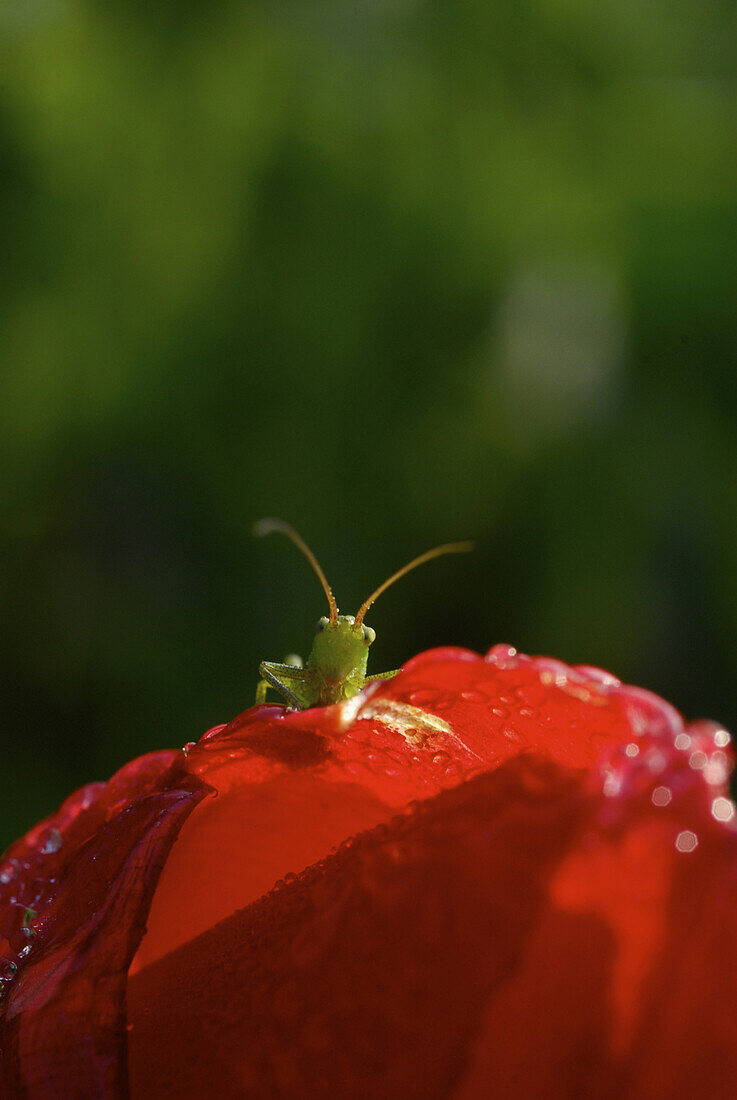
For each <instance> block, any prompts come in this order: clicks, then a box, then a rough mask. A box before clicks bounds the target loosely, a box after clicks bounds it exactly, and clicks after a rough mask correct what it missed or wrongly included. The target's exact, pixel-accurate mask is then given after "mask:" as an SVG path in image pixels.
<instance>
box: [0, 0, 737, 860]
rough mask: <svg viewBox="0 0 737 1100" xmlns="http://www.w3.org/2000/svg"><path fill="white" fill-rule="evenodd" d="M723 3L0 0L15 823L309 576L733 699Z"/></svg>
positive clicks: (400, 637)
mask: <svg viewBox="0 0 737 1100" xmlns="http://www.w3.org/2000/svg"><path fill="white" fill-rule="evenodd" d="M736 13H737V9H736V8H735V6H734V5H732V4H729V3H726V2H723V0H706V2H704V0H679V2H677V3H675V4H673V3H663V2H661V0H655V2H651V3H648V4H642V3H639V2H635V0H601V2H599V3H597V4H596V5H591V4H590V3H588V2H586V0H522V2H520V0H516V2H512V0H508V2H500V3H489V2H488V0H483V2H482V0H466V2H461V0H456V2H448V3H439V2H430V0H427V2H422V0H374V2H373V3H363V2H359V3H356V2H355V0H351V2H347V0H346V2H339V0H332V2H331V0H325V2H321V0H313V2H311V3H302V2H299V0H295V2H280V0H269V2H264V3H243V2H240V0H210V3H209V4H200V3H195V2H193V0H191V2H189V3H187V2H185V0H178V2H176V3H164V2H162V0H147V2H145V3H144V2H143V0H127V2H125V3H123V2H121V0H86V2H85V0H0V238H1V240H2V264H1V265H0V370H1V371H2V390H1V393H0V398H1V400H0V405H1V407H2V412H1V415H0V424H1V428H2V430H1V431H0V461H1V463H2V477H1V478H0V493H1V499H0V525H1V528H2V534H1V538H0V553H1V555H2V557H1V569H2V579H1V582H0V599H1V600H2V624H3V631H2V654H1V655H0V662H1V667H2V693H1V696H0V705H1V706H2V712H3V719H4V721H3V735H2V775H3V797H2V801H1V802H0V846H2V845H3V844H4V843H7V842H9V841H11V840H12V839H13V838H14V837H15V836H16V835H17V834H19V833H20V832H21V831H22V830H24V829H25V828H27V827H28V826H29V825H31V824H32V823H33V822H34V821H35V820H36V819H37V818H38V817H39V816H41V815H42V814H45V813H47V812H49V811H51V810H52V809H54V808H55V807H56V805H57V803H58V802H59V801H60V800H61V799H62V798H63V797H64V796H65V795H66V794H67V793H69V792H70V791H71V790H72V789H73V788H74V787H76V786H78V785H79V784H81V783H83V782H86V781H89V780H92V779H97V778H106V777H107V776H108V775H110V773H111V772H112V771H113V770H114V769H115V768H117V767H118V766H119V765H121V764H122V763H123V762H124V761H126V760H127V759H129V758H130V757H131V756H132V755H134V754H138V753H142V752H145V751H148V750H150V749H155V748H161V747H164V746H179V745H182V744H183V743H184V742H185V741H188V740H192V739H196V738H197V737H198V736H199V734H200V733H202V732H203V731H204V730H205V729H207V728H208V727H210V726H212V725H215V724H216V723H220V722H224V721H227V720H228V719H229V718H230V717H232V716H233V715H235V714H237V713H238V712H239V711H241V710H243V709H245V707H247V706H249V705H250V704H251V702H252V699H253V692H254V688H255V683H256V679H257V664H258V661H259V659H261V658H264V657H268V658H271V659H274V660H280V659H281V658H282V656H283V654H284V653H286V652H287V651H290V650H295V649H296V650H298V651H299V650H301V651H302V652H305V651H306V650H307V649H308V648H309V645H310V641H311V636H312V630H313V624H314V621H315V619H316V618H317V616H318V615H320V614H322V613H323V611H324V606H323V598H322V595H321V592H320V588H319V585H318V583H317V581H316V580H315V578H314V577H313V576H311V575H310V573H309V570H308V567H307V565H306V563H305V562H304V561H303V560H302V559H301V558H300V557H299V556H298V554H297V552H296V550H295V549H294V548H293V547H292V546H290V545H289V544H288V543H287V542H286V541H285V540H280V539H278V538H276V537H274V538H272V539H270V540H267V541H263V542H254V541H253V540H252V539H251V538H250V535H249V532H250V528H251V525H252V523H253V521H254V520H255V519H257V518H258V517H260V516H262V515H278V516H282V517H284V518H285V519H288V520H289V521H290V522H292V523H293V524H294V525H296V526H297V527H298V528H299V530H300V531H301V532H302V534H303V535H304V537H305V538H306V539H307V541H308V542H309V543H311V545H312V546H313V548H314V550H315V552H316V553H317V555H318V557H319V558H320V560H321V562H322V564H323V566H324V568H325V571H326V572H327V574H328V576H329V578H330V580H331V582H332V583H333V585H334V587H335V589H336V592H337V594H338V598H339V602H340V604H341V608H342V609H343V610H345V611H355V610H356V607H357V605H358V604H359V603H360V601H361V600H362V599H363V598H364V597H365V596H366V595H367V594H368V592H369V591H370V589H371V588H372V587H374V586H375V585H376V584H378V583H379V582H380V581H381V580H382V579H383V578H384V577H385V576H386V575H387V574H388V573H389V572H391V571H392V570H394V569H395V568H397V567H398V566H399V565H401V564H402V563H403V562H404V561H405V560H407V559H408V558H410V557H411V556H413V555H414V554H417V553H419V552H421V551H423V550H425V549H426V548H428V547H429V546H431V545H433V544H434V543H437V542H442V541H445V540H448V539H454V538H466V537H475V538H476V539H477V540H478V550H477V552H476V554H475V555H474V556H472V557H468V558H448V559H446V560H444V561H438V562H434V563H432V564H431V565H428V566H426V567H424V568H423V569H422V570H420V571H418V572H417V573H415V574H413V575H412V576H411V577H408V578H406V579H405V580H404V581H402V583H401V586H398V587H397V588H395V589H393V590H392V591H391V592H388V593H387V594H386V595H385V596H384V597H382V599H381V601H380V602H379V603H378V604H377V605H376V608H375V609H374V610H373V611H372V613H371V616H370V622H371V624H372V625H373V626H374V627H375V628H376V630H377V633H378V639H377V641H376V643H375V645H374V647H373V650H372V667H373V669H374V670H376V671H378V670H381V669H384V668H391V667H393V666H395V665H397V664H400V663H401V662H402V660H403V659H406V658H407V657H408V656H410V655H411V654H413V653H415V652H417V651H419V650H421V649H423V648H426V647H429V646H434V645H439V644H447V643H448V644H450V643H455V644H459V645H465V646H470V647H473V648H476V649H480V650H484V649H485V648H487V647H488V646H490V645H491V644H493V643H495V642H498V641H502V640H503V641H507V642H511V643H512V644H514V645H516V646H517V647H518V648H520V649H522V650H525V651H527V652H532V653H538V652H544V653H549V654H553V655H555V656H557V657H560V658H562V659H563V660H565V661H568V662H574V663H575V662H584V663H587V664H597V665H601V666H604V667H606V668H608V669H610V670H611V671H613V672H615V673H616V674H617V675H619V676H621V677H623V678H625V679H627V680H630V681H634V682H636V683H639V684H642V685H644V686H646V687H649V688H651V689H653V690H655V691H657V692H659V693H661V694H663V695H665V696H666V697H668V698H669V699H671V700H672V701H673V702H674V703H675V704H676V706H678V707H679V709H681V710H682V711H683V712H684V713H685V714H687V715H688V716H691V717H695V716H701V715H708V716H711V717H714V718H716V719H718V720H719V721H721V722H724V723H725V724H727V725H728V726H729V725H730V723H731V724H732V726H737V702H736V699H735V691H734V685H733V669H734V667H735V660H736V658H737V537H736V536H737V479H736V478H735V477H734V473H733V471H734V469H735V464H736V462H737V432H736V431H735V417H736V415H737V386H736V384H735V367H734V364H735V352H736V351H737V308H736V306H737V302H736V301H735V297H736V292H735V286H736V284H737V280H736V275H737V272H736V270H735V268H736V266H737V260H736V257H737V202H736V195H737V191H736V190H735V176H736V175H737V160H736V159H735V158H734V137H735V129H736V125H737V111H736V110H735V106H736V104H737V84H736V82H735V73H736V72H737V66H736V65H735V61H736V58H735V54H736V53H737V14H736Z"/></svg>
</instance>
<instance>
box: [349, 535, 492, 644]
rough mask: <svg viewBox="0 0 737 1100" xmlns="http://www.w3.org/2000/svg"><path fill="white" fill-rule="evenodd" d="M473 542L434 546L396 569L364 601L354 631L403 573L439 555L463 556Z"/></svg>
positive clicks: (471, 547) (471, 548) (471, 546)
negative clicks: (373, 604)
mask: <svg viewBox="0 0 737 1100" xmlns="http://www.w3.org/2000/svg"><path fill="white" fill-rule="evenodd" d="M473 546H474V544H473V542H445V543H443V545H442V546H436V547H435V548H434V549H433V550H426V551H425V553H424V554H420V556H419V557H418V558H413V559H412V561H410V562H408V563H407V565H404V566H403V567H402V568H401V569H398V570H397V572H396V573H392V575H391V577H389V579H388V580H386V581H384V583H383V584H380V585H379V587H378V588H377V589H376V591H375V592H372V593H371V595H370V596H369V598H368V599H367V600H365V601H364V602H363V603H362V604H361V606H360V608H359V609H358V613H357V615H356V621H355V623H354V624H353V625H354V629H355V630H358V629H360V627H361V624H362V623H363V619H364V616H365V614H366V612H367V611H368V609H369V608H370V607H371V604H372V603H373V602H374V600H376V599H378V597H379V596H380V595H381V593H382V592H385V591H386V589H387V588H388V587H389V585H390V584H394V582H395V581H398V580H399V578H400V577H403V576H404V574H405V573H409V571H410V570H411V569H415V568H416V567H417V566H418V565H423V564H424V562H426V561H432V559H433V558H439V557H440V555H441V554H465V553H467V551H469V550H473Z"/></svg>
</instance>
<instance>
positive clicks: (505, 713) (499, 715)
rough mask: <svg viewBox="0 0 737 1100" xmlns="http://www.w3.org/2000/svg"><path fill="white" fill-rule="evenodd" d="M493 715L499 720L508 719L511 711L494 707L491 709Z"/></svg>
mask: <svg viewBox="0 0 737 1100" xmlns="http://www.w3.org/2000/svg"><path fill="white" fill-rule="evenodd" d="M491 713H492V714H495V715H496V716H497V718H508V717H509V711H508V710H505V709H504V707H492V708H491Z"/></svg>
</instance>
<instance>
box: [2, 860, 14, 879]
mask: <svg viewBox="0 0 737 1100" xmlns="http://www.w3.org/2000/svg"><path fill="white" fill-rule="evenodd" d="M17 874H18V860H17V859H9V860H8V861H7V863H4V864H3V865H2V867H0V883H3V884H6V883H8V882H12V881H13V879H14V878H15V877H16V876H17Z"/></svg>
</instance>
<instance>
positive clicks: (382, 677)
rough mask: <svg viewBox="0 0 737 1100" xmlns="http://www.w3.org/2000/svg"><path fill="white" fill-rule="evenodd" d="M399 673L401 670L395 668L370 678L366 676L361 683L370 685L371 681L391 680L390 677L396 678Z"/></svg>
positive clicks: (374, 674)
mask: <svg viewBox="0 0 737 1100" xmlns="http://www.w3.org/2000/svg"><path fill="white" fill-rule="evenodd" d="M401 671H402V670H401V668H395V669H393V670H392V671H391V672H375V673H373V674H372V675H371V676H366V678H365V679H364V681H363V682H364V684H370V683H371V681H372V680H391V678H392V676H396V675H397V673H398V672H401Z"/></svg>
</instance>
